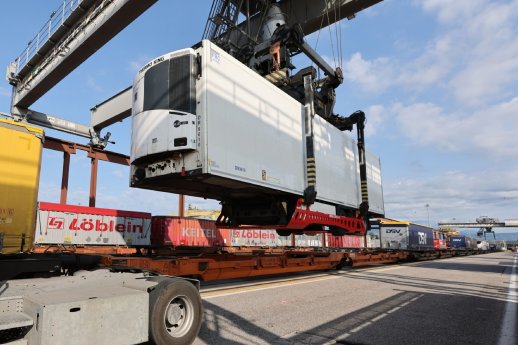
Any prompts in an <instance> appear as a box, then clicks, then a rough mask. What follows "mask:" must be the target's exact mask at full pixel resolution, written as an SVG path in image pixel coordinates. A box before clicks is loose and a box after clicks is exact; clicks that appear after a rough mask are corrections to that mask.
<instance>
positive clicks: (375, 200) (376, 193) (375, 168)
mask: <svg viewBox="0 0 518 345" xmlns="http://www.w3.org/2000/svg"><path fill="white" fill-rule="evenodd" d="M365 158H366V160H367V190H368V192H369V210H370V211H371V212H372V213H376V214H379V215H384V214H385V203H384V200H383V184H382V181H381V163H380V159H379V157H378V156H376V155H374V154H373V153H371V152H369V151H366V153H365Z"/></svg>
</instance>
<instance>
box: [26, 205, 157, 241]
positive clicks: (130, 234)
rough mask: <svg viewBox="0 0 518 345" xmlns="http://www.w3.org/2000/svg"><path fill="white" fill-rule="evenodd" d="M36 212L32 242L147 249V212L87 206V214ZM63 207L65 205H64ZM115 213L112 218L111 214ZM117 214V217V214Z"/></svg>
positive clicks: (43, 210) (148, 239) (148, 237)
mask: <svg viewBox="0 0 518 345" xmlns="http://www.w3.org/2000/svg"><path fill="white" fill-rule="evenodd" d="M42 204H46V203H40V208H39V209H38V218H37V222H36V233H35V243H37V244H76V245H123V246H124V245H139V246H148V245H149V244H150V237H151V215H150V214H149V213H141V212H131V211H117V210H109V209H100V211H97V210H96V208H95V207H88V208H87V209H88V211H87V212H85V210H77V211H76V212H71V211H70V210H68V211H67V210H65V211H59V210H51V209H53V208H51V209H46V208H45V207H41V205H42ZM63 206H64V207H65V208H66V206H67V205H63ZM111 214H115V215H111ZM117 214H119V215H117Z"/></svg>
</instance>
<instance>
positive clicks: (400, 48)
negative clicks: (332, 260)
mask: <svg viewBox="0 0 518 345" xmlns="http://www.w3.org/2000/svg"><path fill="white" fill-rule="evenodd" d="M60 4H61V1H60V0H53V1H36V0H17V1H4V2H3V3H2V11H1V13H0V20H1V26H2V30H1V31H0V42H1V44H2V49H1V53H0V66H4V68H5V66H7V64H8V63H9V62H10V61H12V60H14V59H15V58H16V56H17V55H18V54H19V53H20V52H21V51H22V50H23V49H24V47H25V46H26V44H27V42H28V41H29V40H30V39H31V38H32V37H33V36H34V35H35V34H36V33H37V31H38V30H39V29H40V28H41V26H42V25H43V23H44V22H45V21H46V19H47V18H48V16H49V15H50V13H51V12H52V11H53V10H55V9H57V8H58V7H59V5H60ZM210 4H211V2H210V1H175V0H160V1H158V3H157V4H155V5H154V6H153V7H151V8H150V9H149V10H148V11H147V12H145V13H144V14H143V15H142V16H141V17H140V18H138V19H137V20H136V21H135V22H133V23H132V24H131V25H130V26H129V27H128V28H126V29H125V30H124V31H122V32H121V33H120V34H119V35H118V36H117V37H115V39H113V40H112V41H110V42H109V43H108V44H107V45H105V46H104V47H103V48H101V49H100V50H99V51H98V52H97V53H96V54H95V55H94V56H93V57H91V58H90V59H89V60H88V61H86V62H84V63H83V64H82V65H81V66H80V67H79V68H78V69H76V70H75V71H74V72H73V73H72V74H70V75H69V76H68V77H67V78H66V79H64V80H63V81H62V82H61V83H60V84H59V85H57V86H56V87H55V88H54V89H52V90H51V91H50V92H48V93H47V94H46V95H45V96H43V98H41V99H40V100H39V101H38V102H37V103H35V104H34V105H33V106H32V108H33V109H35V110H38V111H41V112H45V113H48V114H54V115H56V116H59V117H64V118H67V119H70V120H74V121H77V122H81V123H85V124H88V123H89V113H90V112H89V109H90V108H91V107H92V106H94V105H95V104H98V103H100V102H102V101H103V100H105V99H107V98H108V97H110V96H112V95H113V94H115V93H116V92H118V91H120V90H122V89H123V88H125V87H127V86H129V85H130V84H131V82H132V80H133V78H134V75H135V73H136V71H137V70H138V69H139V68H140V67H141V66H142V65H143V64H145V63H146V62H147V61H149V60H150V59H152V58H153V57H156V56H158V55H162V54H164V53H166V52H168V51H174V50H177V49H181V48H185V47H188V46H191V45H192V44H194V43H196V42H198V41H199V40H200V39H201V36H202V31H203V28H204V26H205V21H206V18H207V15H208V12H209V8H210ZM28 8H30V9H31V10H30V11H27V9H28ZM336 29H338V30H339V31H340V33H341V35H340V36H341V40H339V42H337V40H336V37H335V32H336ZM317 37H318V46H317V50H318V51H319V52H320V53H321V54H322V55H324V56H325V57H326V58H327V59H328V61H329V62H330V63H331V64H333V65H341V66H342V67H343V69H344V75H345V82H344V84H343V85H342V86H340V87H339V88H338V90H337V95H338V101H337V106H336V107H335V111H336V112H338V113H341V114H344V115H348V114H349V113H351V112H353V111H354V110H356V109H363V110H364V111H365V112H366V113H367V118H368V125H367V126H368V127H367V131H368V132H367V146H368V147H369V149H370V150H371V151H373V152H375V153H377V154H378V155H380V156H381V160H382V175H383V182H384V193H385V208H386V214H387V216H388V217H392V218H397V219H409V220H412V221H416V222H420V223H424V224H426V223H428V213H427V212H429V217H430V223H431V224H432V225H434V224H436V222H437V221H448V220H452V218H456V219H457V220H473V219H475V218H476V217H478V216H480V215H488V216H492V217H497V218H500V219H509V218H518V207H517V206H518V174H517V173H515V172H516V171H518V160H517V159H516V157H517V156H518V135H517V134H516V133H518V119H517V116H518V1H516V0H505V1H504V0H501V1H499V0H493V1H490V0H456V1H450V0H385V1H383V2H382V3H380V4H378V5H375V6H374V7H372V8H371V9H368V10H366V11H363V12H360V13H359V14H358V15H357V17H356V18H355V19H354V20H352V21H343V22H341V23H340V25H339V26H338V27H337V28H335V27H333V28H332V29H331V32H330V30H329V29H323V30H322V31H321V32H320V35H319V36H318V35H317V34H314V35H312V36H310V37H308V38H307V39H308V41H309V42H310V43H311V44H312V45H313V46H314V45H315V44H316V42H317ZM337 46H340V47H341V52H342V60H341V61H339V60H338V59H337V58H336V49H337ZM332 48H334V50H335V57H333V49H332ZM301 67H303V66H301ZM10 93H11V90H10V86H9V85H8V83H7V82H3V83H0V111H4V112H8V111H9V102H10ZM109 130H110V131H111V132H112V139H113V140H115V141H116V144H115V145H110V146H109V147H108V149H109V150H112V151H118V152H122V153H129V137H130V120H129V119H128V120H126V121H124V122H122V123H119V124H117V125H115V126H113V127H112V128H110V129H109ZM47 134H48V135H51V136H55V137H60V138H65V139H69V140H74V141H78V142H86V141H85V140H84V139H82V138H79V137H73V136H68V135H65V134H63V133H57V132H52V131H49V130H47ZM61 159H62V155H61V153H58V152H53V151H47V150H46V151H45V152H44V162H43V166H42V176H41V184H40V195H39V198H40V200H44V201H58V200H59V186H60V181H61V164H62V163H61ZM89 165H90V164H89V161H88V159H87V158H86V156H85V155H84V154H82V153H79V154H77V155H75V156H74V157H73V158H72V165H71V175H70V179H71V180H70V192H69V202H70V203H73V204H78V203H80V204H82V205H85V204H87V203H88V188H89V187H88V181H89ZM128 171H129V169H128V168H127V167H122V166H117V165H112V164H108V163H101V164H100V174H99V181H98V202H97V205H98V206H100V207H111V208H121V209H131V210H143V211H150V212H152V213H154V214H168V213H171V212H175V211H176V210H177V196H176V195H171V194H166V193H159V192H150V191H143V190H135V189H130V188H129V187H128V174H129V172H128ZM188 201H189V202H191V203H195V204H197V205H198V206H199V207H202V208H206V207H216V206H217V204H216V203H215V202H213V201H209V200H199V199H189V200H188ZM427 204H428V205H429V207H428V208H427V207H425V205H427Z"/></svg>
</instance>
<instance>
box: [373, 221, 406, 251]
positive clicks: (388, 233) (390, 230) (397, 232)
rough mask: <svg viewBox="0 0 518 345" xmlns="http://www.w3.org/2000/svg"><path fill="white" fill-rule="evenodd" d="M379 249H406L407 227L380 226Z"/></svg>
mask: <svg viewBox="0 0 518 345" xmlns="http://www.w3.org/2000/svg"><path fill="white" fill-rule="evenodd" d="M380 238H381V248H383V249H408V241H409V239H408V226H405V225H399V226H396V225H390V224H381V225H380Z"/></svg>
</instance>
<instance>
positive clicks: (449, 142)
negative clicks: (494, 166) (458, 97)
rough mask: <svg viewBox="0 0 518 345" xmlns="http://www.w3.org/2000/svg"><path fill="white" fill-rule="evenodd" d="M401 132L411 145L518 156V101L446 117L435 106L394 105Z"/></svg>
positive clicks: (420, 104) (450, 114)
mask: <svg viewBox="0 0 518 345" xmlns="http://www.w3.org/2000/svg"><path fill="white" fill-rule="evenodd" d="M391 111H392V113H393V114H394V115H395V116H396V121H397V123H398V126H399V128H400V129H401V132H402V133H403V134H404V135H405V136H407V137H408V138H410V139H411V140H412V142H414V143H417V144H420V145H426V146H431V147H438V148H441V149H444V150H449V151H469V152H476V151H478V150H481V151H483V152H482V153H489V154H490V155H491V157H496V158H501V157H503V156H514V155H517V154H518V137H517V136H516V134H515V133H517V132H518V122H517V121H516V114H518V97H515V98H513V99H511V100H510V101H508V102H503V103H500V104H497V105H494V106H491V107H488V108H484V109H481V110H478V111H475V112H472V113H467V114H461V113H446V112H445V111H444V110H443V109H442V108H441V107H439V106H437V105H435V104H432V103H415V104H410V105H402V104H395V105H394V106H393V107H392V109H391Z"/></svg>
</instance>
